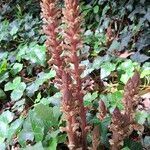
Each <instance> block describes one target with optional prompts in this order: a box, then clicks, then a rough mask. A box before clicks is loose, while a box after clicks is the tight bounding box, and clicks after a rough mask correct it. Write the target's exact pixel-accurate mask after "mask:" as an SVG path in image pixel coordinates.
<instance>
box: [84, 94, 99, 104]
mask: <svg viewBox="0 0 150 150" xmlns="http://www.w3.org/2000/svg"><path fill="white" fill-rule="evenodd" d="M97 96H98V92H94V93H92V94H91V93H87V94H86V95H85V96H84V105H85V106H90V105H91V104H92V101H93V100H95V99H96V98H97Z"/></svg>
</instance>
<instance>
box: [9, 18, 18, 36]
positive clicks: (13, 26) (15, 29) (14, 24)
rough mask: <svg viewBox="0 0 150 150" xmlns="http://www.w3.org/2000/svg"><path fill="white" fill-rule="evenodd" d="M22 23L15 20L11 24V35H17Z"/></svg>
mask: <svg viewBox="0 0 150 150" xmlns="http://www.w3.org/2000/svg"><path fill="white" fill-rule="evenodd" d="M19 27H20V24H19V22H18V21H16V20H14V21H13V22H12V23H11V24H10V35H11V36H13V35H15V34H16V33H17V32H18V30H19Z"/></svg>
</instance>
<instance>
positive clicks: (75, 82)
mask: <svg viewBox="0 0 150 150" xmlns="http://www.w3.org/2000/svg"><path fill="white" fill-rule="evenodd" d="M56 2H57V1H56V0H42V3H41V7H42V17H43V21H44V23H45V25H44V27H43V29H44V32H45V34H46V35H47V41H46V46H47V49H48V55H49V56H51V60H50V61H49V64H54V67H55V70H56V78H55V82H56V83H57V86H58V88H59V89H60V91H61V93H62V101H61V110H62V112H63V114H64V116H65V119H66V127H65V128H62V130H63V131H66V132H67V135H68V147H69V149H70V150H74V149H76V148H78V147H82V149H83V150H86V132H85V128H86V111H85V108H84V105H83V96H84V94H83V89H82V79H81V77H80V75H81V73H82V71H83V68H82V67H81V66H80V65H79V64H80V60H79V56H78V52H79V49H80V48H81V46H82V43H81V41H82V40H81V38H80V32H81V29H80V26H81V24H80V21H81V18H80V17H79V15H80V12H79V6H78V1H77V0H65V9H64V10H63V14H64V18H63V20H64V23H65V24H66V25H67V28H66V29H65V31H64V33H65V35H64V44H62V42H61V41H60V40H59V39H58V35H59V34H58V27H59V25H60V23H59V18H60V15H61V13H60V10H59V9H57V8H56ZM62 46H63V49H62ZM62 51H63V52H62ZM66 52H67V53H66ZM71 64H72V65H73V68H71ZM80 129H81V131H80Z"/></svg>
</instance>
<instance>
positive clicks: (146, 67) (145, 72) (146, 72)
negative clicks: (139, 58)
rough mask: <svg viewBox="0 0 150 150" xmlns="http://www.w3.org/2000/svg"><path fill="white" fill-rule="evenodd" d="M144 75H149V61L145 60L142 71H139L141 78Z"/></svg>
mask: <svg viewBox="0 0 150 150" xmlns="http://www.w3.org/2000/svg"><path fill="white" fill-rule="evenodd" d="M146 76H150V63H149V62H146V63H144V64H143V66H142V72H141V78H144V77H146Z"/></svg>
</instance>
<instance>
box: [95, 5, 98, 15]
mask: <svg viewBox="0 0 150 150" xmlns="http://www.w3.org/2000/svg"><path fill="white" fill-rule="evenodd" d="M98 11H99V6H98V5H96V6H95V7H94V13H95V14H97V13H98Z"/></svg>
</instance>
